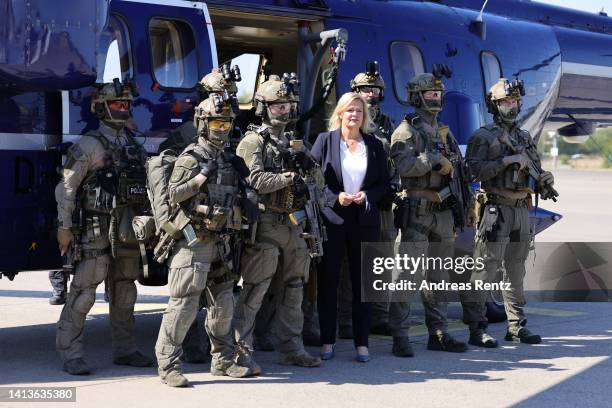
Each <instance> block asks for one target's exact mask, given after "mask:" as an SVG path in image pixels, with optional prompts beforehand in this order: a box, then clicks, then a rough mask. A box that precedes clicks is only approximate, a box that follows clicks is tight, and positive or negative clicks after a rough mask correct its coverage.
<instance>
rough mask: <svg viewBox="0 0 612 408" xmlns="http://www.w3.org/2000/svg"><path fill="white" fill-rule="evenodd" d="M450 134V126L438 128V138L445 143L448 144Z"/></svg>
mask: <svg viewBox="0 0 612 408" xmlns="http://www.w3.org/2000/svg"><path fill="white" fill-rule="evenodd" d="M448 132H449V129H448V126H440V127H439V128H438V136H439V137H440V139H441V140H442V142H443V143H446V138H447V137H448Z"/></svg>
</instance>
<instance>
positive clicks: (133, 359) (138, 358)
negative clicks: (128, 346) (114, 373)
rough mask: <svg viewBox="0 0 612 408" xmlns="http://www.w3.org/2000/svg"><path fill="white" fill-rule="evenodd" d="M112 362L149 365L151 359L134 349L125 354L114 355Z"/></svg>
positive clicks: (132, 365) (136, 365) (128, 364)
mask: <svg viewBox="0 0 612 408" xmlns="http://www.w3.org/2000/svg"><path fill="white" fill-rule="evenodd" d="M113 363H115V364H117V365H125V366H131V367H151V366H152V365H153V360H151V359H150V358H149V357H147V356H145V355H143V354H142V353H141V352H140V351H135V352H133V353H132V354H128V355H127V356H121V357H115V358H114V359H113Z"/></svg>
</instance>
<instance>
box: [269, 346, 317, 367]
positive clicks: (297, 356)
mask: <svg viewBox="0 0 612 408" xmlns="http://www.w3.org/2000/svg"><path fill="white" fill-rule="evenodd" d="M279 363H280V364H282V365H295V366H299V367H318V366H320V365H321V359H320V358H319V357H313V356H311V355H310V354H308V353H307V352H306V351H305V350H302V351H298V352H296V353H291V354H282V355H281V358H280V361H279Z"/></svg>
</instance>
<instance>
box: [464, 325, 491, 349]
mask: <svg viewBox="0 0 612 408" xmlns="http://www.w3.org/2000/svg"><path fill="white" fill-rule="evenodd" d="M468 343H470V344H471V345H473V346H478V347H487V348H495V347H497V340H495V338H494V337H493V336H491V335H490V334H489V333H487V331H486V330H485V329H483V328H478V329H474V330H470V339H469V340H468Z"/></svg>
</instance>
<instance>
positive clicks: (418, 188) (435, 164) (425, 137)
mask: <svg viewBox="0 0 612 408" xmlns="http://www.w3.org/2000/svg"><path fill="white" fill-rule="evenodd" d="M435 71H438V70H437V69H436V70H434V72H435ZM442 75H445V76H450V70H448V68H446V70H445V71H444V72H442V73H438V74H437V75H434V74H431V73H424V74H420V75H417V76H416V77H414V78H412V79H411V80H410V81H409V82H408V97H409V100H408V101H409V103H410V104H411V105H412V106H414V107H415V113H414V114H408V115H407V116H406V118H405V120H404V121H403V122H402V123H401V124H400V126H399V127H398V128H397V129H396V130H395V132H393V135H392V138H391V159H392V160H393V162H394V164H395V167H396V169H397V171H398V172H399V175H400V178H401V188H402V191H401V193H400V197H401V201H400V203H399V204H398V207H397V208H396V211H395V220H396V225H397V226H398V228H401V240H402V248H405V249H406V251H407V253H408V254H409V255H411V256H420V255H421V254H425V255H426V256H427V255H428V251H429V256H438V257H440V258H442V259H444V258H446V257H451V258H452V257H453V255H454V247H453V246H454V241H455V228H456V227H459V228H462V227H463V224H464V223H465V221H464V220H461V219H460V217H459V216H458V215H457V214H458V213H460V212H461V211H463V210H464V209H466V207H467V206H468V205H469V203H468V202H461V201H469V197H468V198H465V197H464V198H463V199H460V198H461V197H459V194H457V196H454V195H452V194H451V195H449V196H446V197H445V195H443V193H442V192H443V191H445V189H447V190H446V191H448V187H449V185H450V184H451V183H452V182H453V181H452V180H453V178H455V177H459V175H460V174H461V173H463V171H462V170H463V167H464V162H463V159H462V157H461V152H460V151H459V146H458V145H457V141H456V140H455V138H454V136H453V135H452V133H451V132H450V129H449V128H448V126H445V125H444V124H442V123H440V122H438V120H437V116H438V113H439V112H440V111H441V110H442V102H443V93H444V85H443V84H442V81H441V77H442ZM459 182H460V184H461V185H462V187H463V190H464V191H469V185H468V184H467V183H468V180H467V179H466V180H459ZM465 194H468V195H469V194H471V193H465ZM455 207H459V208H455ZM457 210H461V211H457ZM430 242H431V243H434V245H435V247H430V245H429V243H430ZM444 275H446V272H445V271H442V270H437V269H430V270H427V271H425V279H426V280H427V282H430V283H431V282H441V281H442V280H445V276H444ZM401 278H402V275H400V279H401ZM449 278H450V279H451V281H454V280H456V278H457V274H456V273H455V272H454V271H450V273H449ZM421 298H422V301H423V305H424V309H425V323H426V325H427V328H428V331H429V339H428V343H427V348H428V349H429V350H438V351H450V352H463V351H466V350H467V346H466V344H465V343H462V342H460V341H457V340H455V339H454V338H453V337H452V336H451V335H450V334H449V333H448V330H447V317H446V315H447V304H448V302H447V301H446V299H445V294H444V292H443V291H433V290H428V289H424V290H422V291H421ZM460 299H461V303H462V305H463V308H464V310H469V309H470V308H471V309H473V308H475V307H476V306H475V305H474V303H471V302H470V301H469V297H468V296H467V294H466V293H464V292H460ZM399 300H401V301H402V302H403V301H404V299H399ZM391 304H392V305H393V301H392V303H391ZM402 325H403V326H402V327H407V326H408V322H407V321H404V322H402ZM472 333H473V334H474V332H472ZM478 340H479V342H478V345H481V346H486V347H495V346H496V345H497V343H496V342H495V340H494V339H493V338H492V337H490V336H489V335H488V334H486V332H484V331H482V332H478Z"/></svg>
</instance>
